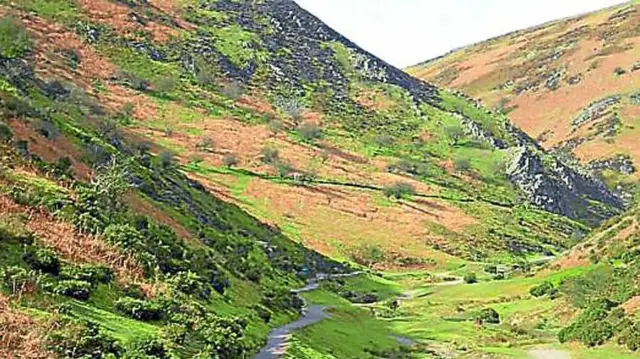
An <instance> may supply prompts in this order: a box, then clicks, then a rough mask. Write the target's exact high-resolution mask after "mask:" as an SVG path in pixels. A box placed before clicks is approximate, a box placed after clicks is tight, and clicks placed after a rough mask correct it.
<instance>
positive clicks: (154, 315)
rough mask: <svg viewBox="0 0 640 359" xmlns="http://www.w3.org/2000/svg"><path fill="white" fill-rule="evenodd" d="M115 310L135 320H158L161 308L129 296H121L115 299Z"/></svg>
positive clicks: (160, 316) (160, 315)
mask: <svg viewBox="0 0 640 359" xmlns="http://www.w3.org/2000/svg"><path fill="white" fill-rule="evenodd" d="M115 307H116V310H118V311H119V312H120V313H122V314H124V315H126V316H128V317H130V318H133V319H137V320H144V321H149V320H159V319H161V318H162V308H161V307H160V305H158V304H156V303H153V302H150V301H147V300H143V299H135V298H130V297H122V298H119V299H117V300H116V301H115Z"/></svg>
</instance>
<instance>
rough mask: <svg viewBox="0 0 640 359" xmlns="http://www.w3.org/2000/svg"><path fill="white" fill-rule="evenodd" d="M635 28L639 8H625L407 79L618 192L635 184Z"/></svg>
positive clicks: (478, 49) (436, 64)
mask: <svg viewBox="0 0 640 359" xmlns="http://www.w3.org/2000/svg"><path fill="white" fill-rule="evenodd" d="M639 24H640V5H638V4H637V2H631V3H625V4H623V5H620V6H617V7H613V8H610V9H604V10H602V11H598V12H595V13H592V14H586V15H582V16H579V17H575V18H570V19H564V20H559V21H555V22H551V23H548V24H544V25H541V26H538V27H535V28H532V29H527V30H521V31H517V32H514V33H511V34H507V35H505V36H501V37H497V38H494V39H491V40H488V41H486V42H481V43H478V44H475V45H472V46H468V47H465V48H462V49H459V50H456V51H453V52H451V53H449V54H446V55H445V56H442V57H440V58H437V59H434V60H432V61H427V62H425V63H423V64H419V65H416V66H413V67H411V68H409V69H408V72H409V73H410V74H412V75H414V76H416V77H418V78H420V79H423V80H425V81H430V82H432V83H434V84H438V85H440V86H446V87H449V88H455V89H459V90H461V91H463V92H465V93H467V94H468V95H469V96H472V97H474V98H477V99H480V100H482V102H483V103H484V104H485V105H486V106H487V107H489V108H492V109H494V110H495V111H497V112H501V113H508V114H509V118H510V119H511V120H512V121H513V123H514V124H515V125H517V126H518V127H519V128H521V129H522V130H523V131H524V132H526V133H527V134H528V135H529V136H531V137H532V138H535V139H536V140H537V141H538V143H540V145H541V146H542V147H544V148H545V149H547V150H553V151H554V152H557V153H559V154H560V155H562V156H568V157H569V158H570V159H575V160H578V161H579V162H580V163H582V164H583V165H585V166H587V167H589V168H590V169H591V170H592V171H594V172H597V173H598V174H600V175H601V176H603V177H604V178H605V179H606V180H607V184H608V186H609V187H610V188H612V189H613V188H618V190H620V191H624V189H625V188H626V187H628V186H629V185H630V183H635V182H637V173H638V172H637V165H638V161H639V160H640V157H639V155H638V146H637V145H636V142H635V139H636V138H637V135H638V134H637V132H636V131H637V127H638V118H640V117H639V116H640V102H638V89H639V88H640V62H638V61H639V60H638V59H640V46H639V45H638V43H639V41H640V33H639V32H638V29H639V28H640V26H639ZM627 191H632V190H631V189H628V188H627Z"/></svg>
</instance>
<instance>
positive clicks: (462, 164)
mask: <svg viewBox="0 0 640 359" xmlns="http://www.w3.org/2000/svg"><path fill="white" fill-rule="evenodd" d="M453 166H454V167H455V169H456V171H458V172H467V171H469V170H470V169H471V161H470V160H469V159H468V158H466V157H458V158H456V159H454V160H453Z"/></svg>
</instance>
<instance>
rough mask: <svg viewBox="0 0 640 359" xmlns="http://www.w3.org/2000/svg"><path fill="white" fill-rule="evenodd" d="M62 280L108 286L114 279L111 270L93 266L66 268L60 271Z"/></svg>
mask: <svg viewBox="0 0 640 359" xmlns="http://www.w3.org/2000/svg"><path fill="white" fill-rule="evenodd" d="M60 278H62V279H65V280H79V281H85V282H88V283H91V284H98V283H103V284H108V283H111V282H112V281H113V279H114V274H113V271H112V270H111V268H108V267H104V266H93V265H77V266H65V267H63V268H62V270H61V271H60Z"/></svg>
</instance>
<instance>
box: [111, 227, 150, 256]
mask: <svg viewBox="0 0 640 359" xmlns="http://www.w3.org/2000/svg"><path fill="white" fill-rule="evenodd" d="M104 239H105V240H106V241H107V242H109V243H111V244H114V245H116V246H118V247H120V248H121V249H123V250H131V251H134V252H135V251H140V250H144V248H145V245H144V242H145V240H144V237H143V235H142V233H140V232H139V231H138V230H137V229H136V228H135V227H133V226H131V225H129V224H111V225H109V226H108V227H107V228H106V229H105V230H104Z"/></svg>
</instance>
